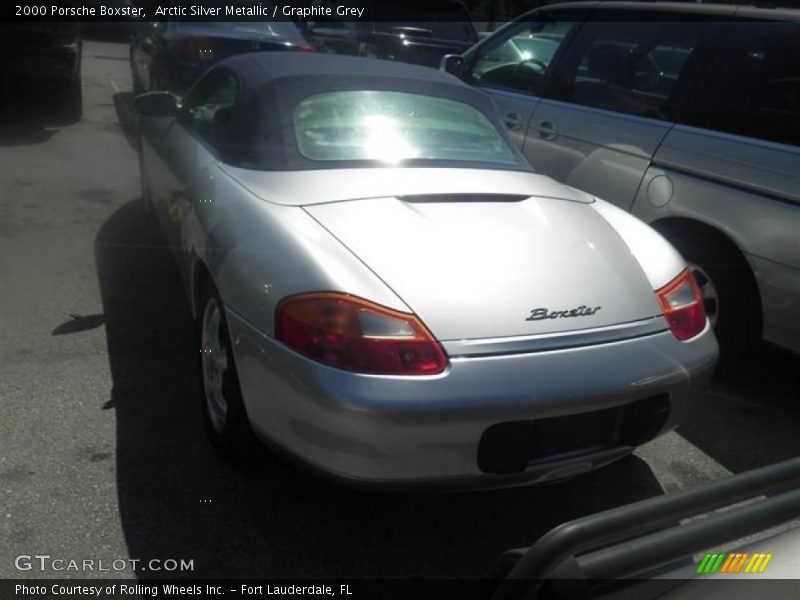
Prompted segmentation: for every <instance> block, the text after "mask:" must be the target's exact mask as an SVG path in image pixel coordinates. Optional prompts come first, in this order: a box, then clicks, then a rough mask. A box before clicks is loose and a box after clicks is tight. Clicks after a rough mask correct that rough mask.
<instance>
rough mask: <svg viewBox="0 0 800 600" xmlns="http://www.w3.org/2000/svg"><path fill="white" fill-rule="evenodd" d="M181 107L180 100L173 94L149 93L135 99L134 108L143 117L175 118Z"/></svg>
mask: <svg viewBox="0 0 800 600" xmlns="http://www.w3.org/2000/svg"><path fill="white" fill-rule="evenodd" d="M180 106H181V102H180V98H178V96H176V95H175V94H173V93H172V92H148V93H146V94H141V95H140V96H136V98H134V99H133V107H134V108H135V109H136V112H138V113H139V114H140V115H142V116H143V117H156V118H162V119H163V118H167V117H174V116H175V115H176V114H177V113H178V109H179V108H180Z"/></svg>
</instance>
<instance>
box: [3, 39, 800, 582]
mask: <svg viewBox="0 0 800 600" xmlns="http://www.w3.org/2000/svg"><path fill="white" fill-rule="evenodd" d="M83 86H84V90H83V101H84V115H83V119H82V120H81V121H80V122H79V123H76V124H72V125H69V126H57V125H56V126H54V125H52V124H51V123H49V122H48V118H47V115H46V111H44V110H43V109H42V108H41V107H39V106H37V105H38V104H40V100H41V98H39V97H37V95H36V94H35V93H30V92H28V93H27V94H28V95H25V94H22V93H20V94H17V93H15V92H9V90H6V91H5V97H4V98H3V103H4V109H3V113H2V114H3V117H2V120H1V121H0V250H2V251H0V289H2V292H0V341H1V342H2V344H1V345H0V401H1V403H2V407H3V418H2V419H0V440H2V442H0V507H2V511H3V512H2V514H0V540H4V541H5V543H3V544H0V577H3V578H12V577H20V576H34V577H41V576H51V577H55V576H63V575H70V576H86V575H87V574H86V573H75V572H71V573H55V572H46V573H41V572H37V571H30V572H20V571H18V570H17V569H15V566H14V558H15V557H16V556H17V555H19V554H33V553H46V554H50V555H52V556H54V557H56V556H58V557H63V558H67V559H92V558H94V559H100V558H102V559H104V560H107V561H112V560H114V559H120V558H121V559H126V558H137V559H141V560H142V561H146V560H148V559H150V558H157V559H162V560H164V559H191V560H193V561H194V563H193V564H194V570H193V571H191V572H175V573H163V572H152V571H136V572H134V571H132V570H131V569H130V568H129V567H127V568H125V569H123V570H121V571H111V572H108V571H106V572H96V573H93V574H91V573H90V574H88V575H90V576H125V577H129V576H138V577H140V578H148V577H161V576H164V575H169V576H187V577H188V576H191V577H275V578H278V577H286V578H293V577H321V578H324V577H334V576H335V577H480V576H482V575H483V574H484V573H485V572H486V571H487V569H488V568H489V566H490V565H491V564H492V561H493V560H494V559H495V558H496V557H497V556H498V555H499V554H500V553H501V552H503V551H504V550H506V549H509V548H513V547H519V546H523V545H527V544H529V543H530V542H532V541H533V540H535V539H536V538H537V537H538V536H540V535H541V534H543V533H544V532H545V531H547V530H548V529H550V528H551V527H553V526H555V525H557V524H559V523H561V522H564V521H566V520H569V519H572V518H576V517H579V516H583V515H586V514H590V513H594V512H597V511H600V510H604V509H607V508H611V507H614V506H618V505H621V504H625V503H628V502H632V501H635V500H639V499H642V498H647V497H650V496H654V495H658V494H662V493H664V492H665V491H672V490H677V489H682V488H687V487H691V486H694V485H697V484H700V483H703V482H706V481H710V480H714V479H718V478H721V477H725V476H727V475H729V474H731V473H738V472H742V471H745V470H747V469H751V468H754V467H758V466H762V465H766V464H770V463H772V462H775V461H778V460H781V459H784V458H789V457H792V456H797V455H798V453H800V436H798V435H797V432H798V426H799V425H800V403H798V400H800V397H799V396H800V394H799V393H798V390H800V360H798V359H797V358H796V357H793V356H790V355H786V354H784V353H781V352H778V351H776V350H773V349H770V348H762V349H760V350H758V352H757V353H755V355H754V356H753V357H752V358H750V359H749V360H748V362H747V363H746V364H745V365H744V367H743V368H741V369H739V370H738V371H736V372H733V373H724V374H720V375H718V376H717V378H716V380H715V382H714V384H713V385H712V387H711V389H710V390H709V391H708V393H707V394H706V395H705V397H704V399H703V401H702V402H701V403H698V404H697V405H696V406H693V407H692V408H691V410H690V411H689V413H688V414H687V415H686V416H685V419H684V424H683V425H682V426H681V427H680V428H679V429H678V431H677V432H673V433H670V434H668V435H667V436H664V437H662V438H661V439H659V440H656V441H655V442H652V443H650V444H648V445H646V446H645V447H643V448H641V449H640V450H639V451H637V453H636V454H635V455H634V456H632V457H630V458H628V459H626V460H624V461H622V462H620V463H617V464H615V465H612V466H610V467H607V468H604V469H601V470H599V471H597V472H594V473H591V474H588V475H584V476H581V477H578V478H576V479H574V480H571V481H568V482H565V483H561V484H557V485H552V486H546V487H538V488H523V489H511V490H503V491H490V492H480V493H471V494H410V493H409V494H405V493H404V494H399V493H391V494H390V493H380V494H376V493H364V492H359V491H353V490H348V489H341V488H338V487H335V486H332V485H330V484H328V483H325V482H321V481H319V480H318V479H316V478H315V477H313V476H310V475H307V474H305V473H303V472H301V471H298V470H297V469H296V468H294V467H292V466H289V465H287V464H285V463H284V462H283V461H281V460H279V459H276V458H275V457H273V456H272V455H270V454H269V453H268V452H266V451H265V452H263V454H262V455H261V456H258V457H256V458H254V459H253V460H252V461H250V462H248V463H247V464H238V465H236V464H233V465H232V464H229V463H226V462H224V461H223V460H221V459H219V458H218V457H217V456H216V455H215V454H214V452H213V450H212V449H211V447H210V446H209V444H208V443H207V441H206V437H205V433H204V431H203V425H202V418H201V413H200V405H199V394H200V390H199V388H198V385H197V380H198V377H197V373H196V367H197V352H196V343H195V341H194V332H193V323H192V321H191V319H190V315H189V312H188V307H187V304H186V301H185V298H184V295H183V291H182V288H181V285H180V283H179V280H178V274H177V270H176V268H175V266H174V265H173V262H172V258H171V256H170V254H169V251H168V249H166V248H165V247H164V245H163V242H161V241H160V240H159V238H158V237H157V236H153V235H150V234H149V233H148V232H147V230H146V228H145V223H144V220H143V217H142V213H141V209H140V205H139V202H138V199H139V174H138V165H137V156H136V151H135V149H134V146H135V144H134V137H133V127H134V118H133V115H132V111H131V107H130V99H131V93H130V89H131V80H130V68H129V65H128V48H127V45H126V44H121V43H102V42H87V43H86V45H85V48H84V59H83Z"/></svg>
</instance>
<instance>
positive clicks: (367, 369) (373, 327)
mask: <svg viewBox="0 0 800 600" xmlns="http://www.w3.org/2000/svg"><path fill="white" fill-rule="evenodd" d="M275 336H276V337H277V338H278V340H280V341H281V342H283V343H284V344H286V345H287V346H289V347H290V348H293V349H294V350H296V351H298V352H300V353H302V354H305V355H306V356H309V357H311V358H313V359H315V360H318V361H320V362H323V363H326V364H329V365H332V366H334V367H339V368H342V369H348V370H350V371H360V372H363V373H379V374H384V375H435V374H437V373H441V372H442V371H444V369H445V367H446V366H447V357H446V356H445V354H444V351H443V350H442V348H441V346H440V345H439V343H438V342H437V341H436V340H435V339H434V338H433V336H432V335H431V334H430V332H429V331H428V330H427V329H426V327H425V326H424V325H423V324H422V322H421V321H420V320H419V319H418V318H417V317H416V316H415V315H413V314H410V313H404V312H399V311H395V310H391V309H389V308H385V307H383V306H380V305H378V304H373V303H372V302H368V301H367V300H362V299H361V298H357V297H355V296H350V295H348V294H339V293H332V292H331V293H327V292H324V293H313V294H301V295H298V296H292V297H290V298H287V299H285V300H283V301H282V302H281V303H280V304H279V305H278V308H277V310H276V315H275Z"/></svg>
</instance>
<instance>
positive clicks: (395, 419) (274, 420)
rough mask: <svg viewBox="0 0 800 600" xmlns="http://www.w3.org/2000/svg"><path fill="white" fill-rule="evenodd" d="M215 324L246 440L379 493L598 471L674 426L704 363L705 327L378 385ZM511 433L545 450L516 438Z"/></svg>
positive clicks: (462, 363)
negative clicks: (680, 336) (249, 432)
mask: <svg viewBox="0 0 800 600" xmlns="http://www.w3.org/2000/svg"><path fill="white" fill-rule="evenodd" d="M228 323H229V327H230V331H231V335H232V338H233V340H234V353H235V355H236V364H237V368H238V372H239V379H240V382H241V386H242V393H243V397H244V401H245V405H246V408H247V412H248V416H249V418H250V421H251V423H252V425H253V428H254V430H255V432H256V434H257V435H258V436H259V437H261V438H263V439H264V440H267V441H269V442H272V443H275V444H277V445H278V446H279V447H282V448H283V449H285V450H287V451H288V452H289V453H290V454H291V455H294V456H295V457H297V458H299V459H301V460H302V461H303V462H305V463H307V464H309V465H311V466H312V467H316V468H317V469H319V470H321V471H323V472H324V473H327V474H329V475H332V476H335V477H337V478H341V479H345V480H347V481H349V482H352V483H360V484H367V485H369V484H373V485H380V486H390V487H392V486H396V487H407V486H412V487H413V486H432V487H443V488H458V487H491V486H507V485H515V484H522V483H535V482H543V481H549V480H554V479H559V478H562V477H566V476H570V475H574V474H577V473H580V472H583V471H586V470H589V469H591V468H594V467H597V466H600V465H602V464H606V463H608V462H611V461H612V460H615V459H617V458H619V457H621V456H623V455H625V454H626V453H628V452H630V451H631V450H632V449H633V447H634V446H635V445H637V444H639V443H643V442H644V441H648V439H652V437H655V436H656V435H659V434H661V433H664V432H666V431H668V430H670V429H672V428H674V427H675V426H676V425H677V424H678V422H679V420H680V418H681V415H682V413H683V411H684V408H685V407H686V406H687V405H688V403H690V402H692V401H694V400H696V399H697V398H698V397H699V395H700V394H701V393H702V391H703V390H704V388H705V387H706V385H707V384H708V381H709V379H710V377H711V374H712V372H713V368H714V365H715V363H716V358H717V344H716V340H715V339H714V336H713V334H712V333H711V332H710V330H709V329H708V327H707V328H706V330H705V331H704V332H703V333H702V334H701V335H700V336H698V337H697V338H695V339H694V340H692V341H690V342H679V341H677V340H676V339H675V338H674V337H673V336H672V334H671V333H669V332H661V333H657V334H652V335H648V336H643V337H639V338H636V339H629V340H625V341H619V342H612V343H603V344H597V345H593V346H586V347H581V348H570V349H561V350H550V351H541V352H536V353H526V354H512V355H502V356H485V357H471V358H453V359H451V362H450V366H449V367H448V369H447V370H446V371H445V372H444V373H442V374H440V375H437V376H431V377H387V376H375V375H363V374H356V373H350V372H346V371H342V370H339V369H334V368H330V367H326V366H323V365H320V364H318V363H315V362H313V361H310V360H308V359H306V358H305V357H303V356H300V355H298V354H296V353H294V352H292V351H290V350H288V349H287V348H285V347H284V346H283V345H281V344H279V343H276V342H275V341H273V340H272V339H270V338H268V337H267V336H264V335H262V334H261V333H260V332H258V331H257V330H255V329H254V328H253V327H252V326H250V325H249V324H248V323H246V322H245V321H244V320H242V319H241V318H240V317H238V316H237V315H236V314H235V313H232V312H230V311H229V312H228ZM633 403H637V404H633ZM626 406H628V407H629V408H625V407H626ZM641 406H644V409H641V408H635V407H641ZM630 407H634V408H630ZM648 407H649V408H648ZM659 407H661V408H659ZM664 407H666V408H665V409H664ZM586 413H595V414H594V415H592V414H589V415H587V414H586ZM576 415H577V416H582V417H583V418H577V420H576V419H575V416H576ZM626 415H627V416H626ZM630 415H634V416H635V417H636V418H635V419H634V418H632V417H631V416H630ZM567 417H568V418H570V419H573V420H572V421H570V420H569V419H567ZM595 417H597V418H595ZM593 423H595V424H596V425H597V426H594V425H592V424H593ZM626 423H627V425H626ZM508 424H510V425H508ZM553 424H555V426H553ZM503 427H508V428H509V429H508V430H505V431H504V430H503ZM542 427H544V428H545V429H542ZM573 427H574V429H573ZM626 427H627V431H628V433H627V434H625V435H623V431H625V428H626ZM498 428H499V429H500V435H498V433H497V432H498ZM537 428H538V429H537ZM593 428H594V430H592V429H593ZM578 429H580V431H578ZM524 431H532V432H534V434H535V435H536V437H537V439H541V440H545V439H547V440H548V443H547V444H546V445H542V444H539V445H538V446H537V445H536V444H529V443H528V442H527V441H526V437H525V435H524V434H521V433H520V432H524ZM537 431H539V432H545V433H542V434H541V436H539V434H536V433H535V432H537ZM562 432H563V433H562ZM637 432H638V433H639V434H640V435H636V433H637ZM573 433H574V436H573ZM487 436H488V440H489V441H487ZM515 436H516V437H515ZM573 437H574V439H575V445H571V443H570V440H571V439H573ZM504 440H508V442H507V443H504ZM514 440H517V442H514ZM487 444H489V447H490V449H491V448H494V450H495V452H494V454H493V456H494V458H493V459H492V460H489V461H488V462H487V461H486V460H485V459H486V456H487ZM515 444H516V445H515ZM497 448H499V449H500V450H499V455H500V459H499V460H500V462H498V460H497V456H498V454H497V452H496V450H497ZM504 453H505V454H504ZM521 453H522V454H521ZM489 454H490V455H492V452H489ZM503 456H506V457H508V456H510V457H511V458H510V459H509V461H510V462H509V461H506V462H503ZM481 457H482V458H481ZM498 465H499V466H498Z"/></svg>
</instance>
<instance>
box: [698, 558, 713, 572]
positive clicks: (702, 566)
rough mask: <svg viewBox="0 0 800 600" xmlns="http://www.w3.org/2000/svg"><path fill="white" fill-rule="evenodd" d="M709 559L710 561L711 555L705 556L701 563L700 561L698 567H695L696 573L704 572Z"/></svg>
mask: <svg viewBox="0 0 800 600" xmlns="http://www.w3.org/2000/svg"><path fill="white" fill-rule="evenodd" d="M710 559H711V555H710V554H706V555H705V556H704V557H703V560H702V561H700V564H699V565H697V573H703V572H705V568H706V564H708V561H709V560H710Z"/></svg>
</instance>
